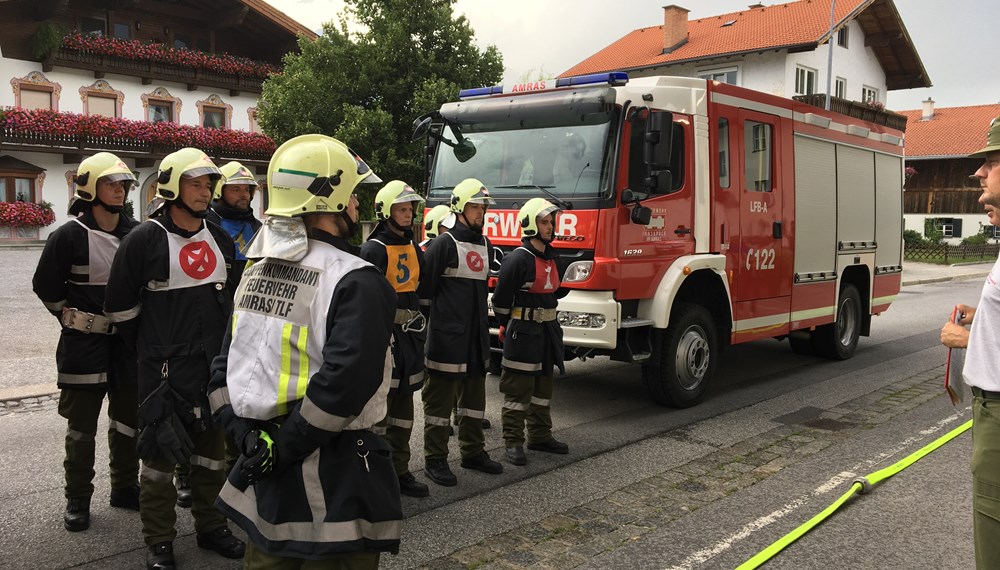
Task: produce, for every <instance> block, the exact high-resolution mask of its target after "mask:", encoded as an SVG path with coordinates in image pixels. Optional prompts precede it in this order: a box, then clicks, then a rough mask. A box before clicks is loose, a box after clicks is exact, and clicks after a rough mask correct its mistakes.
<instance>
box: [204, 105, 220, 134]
mask: <svg viewBox="0 0 1000 570" xmlns="http://www.w3.org/2000/svg"><path fill="white" fill-rule="evenodd" d="M202 115H203V116H202V120H201V126H203V127H205V128H206V129H221V128H222V127H223V126H224V125H225V121H226V119H225V117H226V110H225V109H222V108H221V107H208V106H206V107H204V109H203V112H202Z"/></svg>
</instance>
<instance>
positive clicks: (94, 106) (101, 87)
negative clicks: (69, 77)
mask: <svg viewBox="0 0 1000 570" xmlns="http://www.w3.org/2000/svg"><path fill="white" fill-rule="evenodd" d="M80 99H81V100H82V101H83V114H84V115H100V116H102V117H121V116H122V103H124V101H125V94H124V93H122V92H121V91H118V90H116V89H114V88H112V87H111V85H110V84H109V83H108V82H107V81H105V80H103V79H98V80H97V81H94V82H93V83H92V84H90V85H85V86H83V87H81V88H80Z"/></svg>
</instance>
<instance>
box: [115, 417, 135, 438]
mask: <svg viewBox="0 0 1000 570" xmlns="http://www.w3.org/2000/svg"><path fill="white" fill-rule="evenodd" d="M108 427H109V428H111V429H113V430H115V431H116V432H118V433H120V434H122V435H124V436H125V437H135V435H136V431H135V428H134V427H130V426H127V425H125V424H123V423H121V422H119V421H115V420H111V421H110V422H108Z"/></svg>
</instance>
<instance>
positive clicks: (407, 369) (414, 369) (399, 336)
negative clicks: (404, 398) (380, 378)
mask: <svg viewBox="0 0 1000 570" xmlns="http://www.w3.org/2000/svg"><path fill="white" fill-rule="evenodd" d="M361 259H364V260H365V261H367V262H368V263H371V264H372V265H374V266H375V267H376V268H378V270H379V271H381V272H382V273H383V274H384V275H385V277H386V280H387V281H388V282H389V285H391V286H392V288H393V289H395V291H396V298H397V300H396V317H397V318H396V319H395V324H394V325H393V327H392V359H393V366H392V384H391V385H390V390H398V391H399V392H400V393H402V394H411V393H413V392H416V391H417V390H420V388H421V387H423V385H424V343H425V342H426V338H427V336H426V334H425V333H426V322H427V321H426V320H425V319H424V316H423V315H422V314H421V313H420V298H419V297H418V296H417V285H418V284H419V283H420V277H421V267H422V266H423V263H424V252H423V250H421V249H420V247H419V246H417V245H416V243H414V241H413V233H412V232H409V231H408V232H406V233H405V234H404V235H402V236H400V235H397V234H395V233H394V232H393V231H392V230H391V229H389V228H388V227H386V222H380V223H379V225H378V227H376V228H375V231H374V232H372V235H371V236H369V237H368V241H366V242H365V243H363V244H362V245H361ZM400 321H405V322H402V323H401V322H400ZM404 328H405V329H406V330H404ZM420 328H424V330H412V329H420Z"/></svg>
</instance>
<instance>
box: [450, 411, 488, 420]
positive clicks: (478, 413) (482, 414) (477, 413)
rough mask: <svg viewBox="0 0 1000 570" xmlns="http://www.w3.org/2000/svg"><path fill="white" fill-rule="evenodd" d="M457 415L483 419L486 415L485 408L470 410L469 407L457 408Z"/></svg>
mask: <svg viewBox="0 0 1000 570" xmlns="http://www.w3.org/2000/svg"><path fill="white" fill-rule="evenodd" d="M455 415H456V416H458V417H462V416H468V417H470V418H476V419H480V420H481V419H483V418H485V417H486V411H485V410H470V409H469V408H455Z"/></svg>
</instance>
